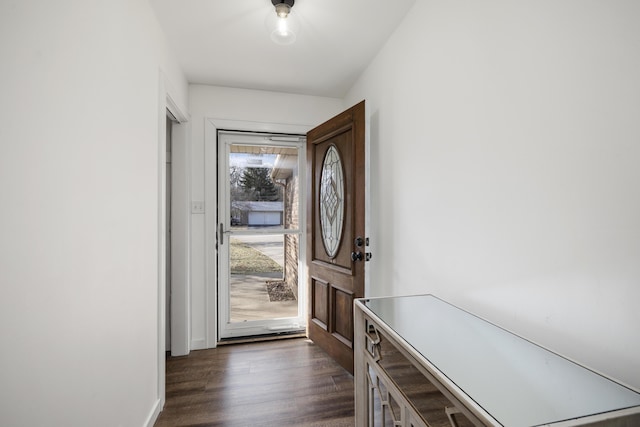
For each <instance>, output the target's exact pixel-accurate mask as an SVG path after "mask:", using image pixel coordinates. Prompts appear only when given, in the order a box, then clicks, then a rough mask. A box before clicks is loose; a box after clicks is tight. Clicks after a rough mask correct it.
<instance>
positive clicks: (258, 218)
mask: <svg viewBox="0 0 640 427" xmlns="http://www.w3.org/2000/svg"><path fill="white" fill-rule="evenodd" d="M249 225H280V212H249Z"/></svg>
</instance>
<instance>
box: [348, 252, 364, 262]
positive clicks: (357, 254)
mask: <svg viewBox="0 0 640 427" xmlns="http://www.w3.org/2000/svg"><path fill="white" fill-rule="evenodd" d="M351 261H353V262H356V261H362V252H360V251H356V252H351Z"/></svg>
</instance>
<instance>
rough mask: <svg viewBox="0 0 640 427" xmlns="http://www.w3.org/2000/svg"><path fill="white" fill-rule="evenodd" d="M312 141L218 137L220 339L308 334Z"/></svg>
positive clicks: (297, 137) (222, 133) (272, 136)
mask: <svg viewBox="0 0 640 427" xmlns="http://www.w3.org/2000/svg"><path fill="white" fill-rule="evenodd" d="M305 141H306V139H305V137H304V136H303V135H282V134H268V133H251V132H232V131H218V171H219V174H218V203H217V205H218V212H217V217H218V220H217V223H218V230H217V245H218V267H219V268H218V329H219V330H218V333H219V335H218V336H219V338H220V339H221V340H225V339H236V338H246V337H253V336H264V335H275V334H293V333H300V332H303V331H305V330H306V320H305V319H306V288H305V283H306V281H305V277H304V271H303V260H304V259H305V253H304V251H305V246H306V245H305V242H304V233H303V230H305V227H304V222H305V212H304V208H305V206H304V204H303V203H302V200H304V198H303V193H304V189H305V184H304V179H305V176H306V173H305V169H304V168H305V165H306V161H305Z"/></svg>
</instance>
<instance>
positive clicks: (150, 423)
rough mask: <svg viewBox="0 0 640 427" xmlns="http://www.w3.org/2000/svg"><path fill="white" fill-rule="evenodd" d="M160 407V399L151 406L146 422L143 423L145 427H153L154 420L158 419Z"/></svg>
mask: <svg viewBox="0 0 640 427" xmlns="http://www.w3.org/2000/svg"><path fill="white" fill-rule="evenodd" d="M162 406H163V402H162V400H161V399H158V400H156V403H155V404H154V405H153V409H152V410H151V413H150V414H149V416H148V417H147V421H145V423H144V426H145V427H153V425H154V424H155V422H156V420H157V419H158V415H160V412H161V411H162Z"/></svg>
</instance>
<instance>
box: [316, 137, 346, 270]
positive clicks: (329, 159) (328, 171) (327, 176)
mask: <svg viewBox="0 0 640 427" xmlns="http://www.w3.org/2000/svg"><path fill="white" fill-rule="evenodd" d="M343 221H344V175H343V173H342V159H341V158H340V153H339V152H338V149H337V148H336V147H335V145H332V146H331V147H329V149H328V150H327V153H326V154H325V155H324V160H323V162H322V175H321V176H320V229H321V230H322V242H323V243H324V248H325V250H326V251H327V255H329V257H330V258H333V257H335V256H336V254H337V252H338V247H339V246H340V240H341V239H342V223H343Z"/></svg>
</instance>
